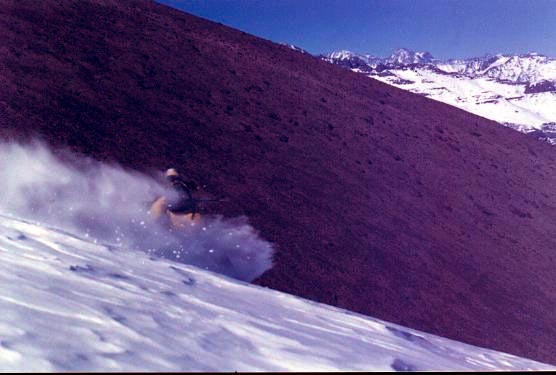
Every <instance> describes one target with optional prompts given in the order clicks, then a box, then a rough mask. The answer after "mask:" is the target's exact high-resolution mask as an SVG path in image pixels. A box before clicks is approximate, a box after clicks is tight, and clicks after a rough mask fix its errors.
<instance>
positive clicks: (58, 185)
mask: <svg viewBox="0 0 556 375" xmlns="http://www.w3.org/2000/svg"><path fill="white" fill-rule="evenodd" d="M62 155H63V157H57V156H55V155H54V154H53V153H52V152H51V151H50V150H49V149H48V148H47V147H46V146H44V145H42V144H40V143H35V144H32V145H21V144H15V143H13V144H9V143H4V144H0V190H1V191H2V194H1V196H0V212H3V213H6V214H10V215H15V216H18V217H22V218H26V219H32V220H36V221H39V222H42V223H47V224H48V225H50V226H53V227H56V228H59V229H63V230H66V231H70V232H72V233H77V234H80V235H83V236H85V237H87V238H91V240H92V241H94V242H97V243H103V244H108V245H110V246H113V247H126V248H129V249H134V250H144V251H147V252H149V253H151V254H152V255H154V256H162V257H164V258H169V259H173V260H176V261H179V262H182V263H187V264H192V265H195V266H198V267H201V268H205V269H208V270H211V271H215V272H219V273H222V274H225V275H227V276H231V277H234V278H237V279H240V280H244V281H251V280H253V279H254V278H256V277H257V276H259V275H261V274H262V273H263V272H264V271H265V270H267V269H268V268H270V267H271V255H272V246H271V245H270V244H269V243H267V242H266V241H264V240H263V239H261V238H259V237H258V234H257V232H256V231H255V230H254V229H253V228H252V227H251V226H250V225H249V224H248V223H247V218H245V217H239V218H234V219H224V218H222V217H219V216H215V217H208V218H206V220H205V221H204V223H203V226H202V228H199V230H198V231H196V232H194V233H191V234H184V233H180V232H177V231H171V230H168V228H167V227H166V226H165V225H164V224H162V223H159V222H157V221H155V220H154V219H153V218H152V217H151V216H150V215H149V212H148V209H149V205H150V203H151V202H152V201H153V200H154V199H155V198H156V197H158V196H160V195H166V196H170V197H171V196H172V195H173V194H175V192H174V191H173V190H172V189H171V188H170V187H169V186H165V184H164V183H163V182H161V181H162V179H161V180H160V181H159V180H157V179H156V178H152V177H149V176H147V175H144V174H141V173H138V172H134V171H130V170H125V169H123V168H121V167H119V166H117V165H107V164H103V163H99V162H96V161H94V160H91V159H88V158H85V157H82V156H78V155H75V154H71V153H70V152H67V151H66V152H62ZM63 160H64V161H63ZM65 160H71V163H70V162H67V161H65Z"/></svg>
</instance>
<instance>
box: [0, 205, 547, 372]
mask: <svg viewBox="0 0 556 375" xmlns="http://www.w3.org/2000/svg"><path fill="white" fill-rule="evenodd" d="M0 285H1V286H2V287H1V288H0V311H2V314H0V370H1V371H69V370H76V371H147V370H150V371H287V370H296V371H304V370H307V371H333V370H363V371H364V370H533V369H536V370H549V369H552V370H554V369H556V367H553V366H548V365H544V364H541V363H538V362H534V361H530V360H526V359H522V358H518V357H515V356H512V355H508V354H504V353H499V352H495V351H492V350H486V349H481V348H478V347H474V346H470V345H466V344H462V343H458V342H455V341H451V340H448V339H445V338H441V337H437V336H433V335H430V334H425V333H422V332H418V331H415V330H411V329H407V328H404V327H401V326H398V325H395V324H391V323H386V322H383V321H380V320H377V319H373V318H370V317H365V316H362V315H358V314H354V313H350V312H348V311H344V310H341V309H337V308H333V307H330V306H326V305H322V304H318V303H314V302H310V301H307V300H303V299H301V298H297V297H294V296H291V295H287V294H284V293H280V292H277V291H273V290H270V289H266V288H262V287H258V286H254V285H250V284H247V283H244V282H240V281H236V280H233V279H231V278H227V277H225V276H221V275H218V274H215V273H211V272H208V271H205V270H202V269H200V268H196V267H193V266H188V265H184V264H181V263H177V262H173V261H171V260H167V259H162V258H155V257H150V256H149V255H148V254H146V253H144V252H141V251H131V250H126V248H123V247H121V246H115V245H110V244H102V243H94V242H91V241H90V240H87V239H85V238H84V237H83V238H80V237H78V236H75V235H73V234H70V233H67V232H64V231H62V230H59V229H54V228H50V227H47V226H45V225H43V224H38V223H35V222H30V221H25V220H22V219H17V218H14V217H10V216H4V215H0Z"/></svg>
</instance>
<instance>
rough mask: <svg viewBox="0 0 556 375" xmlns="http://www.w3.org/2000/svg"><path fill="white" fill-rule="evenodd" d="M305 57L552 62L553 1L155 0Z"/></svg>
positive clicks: (555, 39) (555, 34)
mask: <svg viewBox="0 0 556 375" xmlns="http://www.w3.org/2000/svg"><path fill="white" fill-rule="evenodd" d="M158 1H159V2H161V3H164V4H168V5H170V6H173V7H175V8H178V9H181V10H184V11H186V12H189V13H192V14H195V15H198V16H201V17H204V18H208V19H210V20H213V21H217V22H221V23H223V24H226V25H228V26H232V27H234V28H237V29H240V30H243V31H245V32H248V33H250V34H254V35H257V36H260V37H263V38H266V39H270V40H272V41H275V42H286V43H292V44H295V45H297V46H300V47H302V48H305V49H306V50H308V51H309V52H311V53H315V54H316V53H327V52H330V51H333V50H339V49H349V50H352V51H356V52H362V53H371V54H374V55H377V56H386V55H389V54H390V53H391V52H392V51H393V50H394V49H396V48H398V47H406V48H409V49H413V50H419V51H429V52H431V53H432V54H433V55H434V56H435V57H438V58H448V57H472V56H481V55H484V54H485V53H487V52H490V53H497V52H501V53H525V52H532V51H534V52H539V53H543V54H546V55H549V56H553V57H556V0H158Z"/></svg>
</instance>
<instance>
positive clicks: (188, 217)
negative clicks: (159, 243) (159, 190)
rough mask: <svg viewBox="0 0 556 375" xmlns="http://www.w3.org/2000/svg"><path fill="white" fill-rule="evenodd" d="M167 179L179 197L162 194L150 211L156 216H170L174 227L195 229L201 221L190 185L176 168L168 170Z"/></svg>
mask: <svg viewBox="0 0 556 375" xmlns="http://www.w3.org/2000/svg"><path fill="white" fill-rule="evenodd" d="M166 179H167V180H168V182H169V183H170V184H171V185H172V187H173V188H174V190H175V191H176V193H177V199H173V200H169V199H168V198H167V197H165V196H162V197H159V198H157V199H156V200H155V201H154V202H153V203H152V204H151V209H150V212H151V214H152V215H153V216H154V217H155V218H161V217H164V216H166V217H168V218H169V219H170V224H171V225H172V227H174V228H179V229H184V230H188V229H193V228H195V227H198V226H199V224H200V222H201V215H200V214H199V212H198V207H197V201H196V200H195V199H194V198H193V196H192V195H191V189H190V185H191V184H188V183H187V182H186V181H185V179H183V177H181V176H180V175H179V173H178V172H177V171H176V170H175V169H174V168H170V169H168V170H167V171H166Z"/></svg>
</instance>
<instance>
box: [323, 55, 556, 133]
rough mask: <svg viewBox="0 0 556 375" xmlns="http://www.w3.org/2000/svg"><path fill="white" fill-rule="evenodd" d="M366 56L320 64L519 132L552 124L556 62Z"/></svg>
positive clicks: (555, 105) (512, 58)
mask: <svg viewBox="0 0 556 375" xmlns="http://www.w3.org/2000/svg"><path fill="white" fill-rule="evenodd" d="M366 56H368V55H357V54H355V53H352V52H349V51H341V52H333V53H331V54H329V55H328V56H327V57H326V58H325V59H326V60H327V61H330V62H332V63H335V64H339V65H342V66H345V67H346V68H349V69H352V70H354V71H357V72H361V73H364V74H366V75H368V76H370V77H373V78H376V79H378V80H380V81H383V82H386V83H388V84H391V85H394V86H397V87H399V88H402V89H405V90H409V91H411V92H415V93H418V94H422V95H425V96H428V97H430V98H431V99H435V100H438V101H441V102H444V103H447V104H450V105H453V106H456V107H459V108H461V109H464V110H466V111H468V112H471V113H474V114H477V115H480V116H483V117H486V118H488V119H491V120H494V121H498V122H500V123H503V124H506V125H509V126H511V127H514V128H516V129H518V130H521V131H525V132H530V131H533V130H536V131H537V132H538V131H540V132H541V134H542V132H543V131H545V130H547V132H548V131H550V129H551V127H553V126H552V125H553V123H556V59H551V58H548V57H546V56H543V55H540V54H537V53H530V54H526V55H496V56H491V55H487V56H484V57H479V58H471V59H466V60H448V61H441V60H437V59H434V58H433V57H432V56H431V55H430V54H429V53H427V52H413V51H410V50H406V49H399V50H397V51H396V52H394V53H393V54H392V55H391V56H390V57H387V58H374V59H373V60H369V59H366V58H365V57H366ZM355 61H357V62H358V64H355V63H354V62H355ZM535 134H536V133H535Z"/></svg>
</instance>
